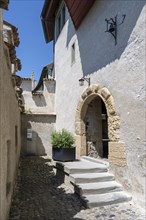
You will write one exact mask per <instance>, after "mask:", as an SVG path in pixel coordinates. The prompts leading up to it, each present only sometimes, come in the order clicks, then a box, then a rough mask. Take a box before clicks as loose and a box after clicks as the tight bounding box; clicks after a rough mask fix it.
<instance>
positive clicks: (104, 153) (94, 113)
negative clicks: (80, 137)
mask: <svg viewBox="0 0 146 220" xmlns="http://www.w3.org/2000/svg"><path fill="white" fill-rule="evenodd" d="M107 121H108V117H107V110H106V107H105V104H104V102H103V101H102V99H101V98H100V97H99V96H97V97H96V98H94V99H93V100H92V101H91V102H90V103H89V104H88V108H87V112H86V115H85V118H84V123H85V125H86V142H87V150H86V152H87V155H88V156H91V157H95V158H97V157H100V158H108V122H107Z"/></svg>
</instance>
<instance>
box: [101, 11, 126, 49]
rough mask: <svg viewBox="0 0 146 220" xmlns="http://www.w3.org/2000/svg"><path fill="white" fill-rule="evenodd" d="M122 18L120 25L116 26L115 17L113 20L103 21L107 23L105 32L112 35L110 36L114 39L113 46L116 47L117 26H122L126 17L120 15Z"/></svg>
mask: <svg viewBox="0 0 146 220" xmlns="http://www.w3.org/2000/svg"><path fill="white" fill-rule="evenodd" d="M122 17H123V20H122V22H121V23H120V24H117V15H116V16H115V17H114V18H110V19H107V18H106V19H105V21H106V22H107V27H106V31H105V32H109V33H110V34H112V36H113V37H114V39H115V45H117V26H119V25H121V24H123V22H124V20H125V17H126V15H122Z"/></svg>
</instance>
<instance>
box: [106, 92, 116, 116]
mask: <svg viewBox="0 0 146 220" xmlns="http://www.w3.org/2000/svg"><path fill="white" fill-rule="evenodd" d="M106 105H107V109H108V112H109V113H110V114H111V115H114V114H115V111H116V110H115V103H114V99H113V97H112V96H110V97H109V98H108V99H107V100H106Z"/></svg>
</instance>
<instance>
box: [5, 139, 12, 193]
mask: <svg viewBox="0 0 146 220" xmlns="http://www.w3.org/2000/svg"><path fill="white" fill-rule="evenodd" d="M10 150H11V141H10V140H8V141H7V179H6V196H8V195H9V193H10V190H11V152H10Z"/></svg>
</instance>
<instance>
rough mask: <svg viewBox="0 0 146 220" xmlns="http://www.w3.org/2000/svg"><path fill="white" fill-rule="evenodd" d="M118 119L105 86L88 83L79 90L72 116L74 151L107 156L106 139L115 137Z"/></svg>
mask: <svg viewBox="0 0 146 220" xmlns="http://www.w3.org/2000/svg"><path fill="white" fill-rule="evenodd" d="M119 129H120V120H119V116H118V115H117V114H116V110H115V103H114V99H113V97H112V95H111V93H110V92H109V90H108V89H107V88H105V87H102V86H101V85H92V86H90V87H88V88H87V89H86V90H85V91H84V92H83V94H82V96H81V100H80V101H79V103H78V106H77V110H76V118H75V133H76V146H77V154H78V155H79V156H85V155H89V156H93V157H97V156H100V157H101V158H109V157H110V156H112V155H111V151H110V150H109V144H110V143H113V142H114V143H118V141H119Z"/></svg>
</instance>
